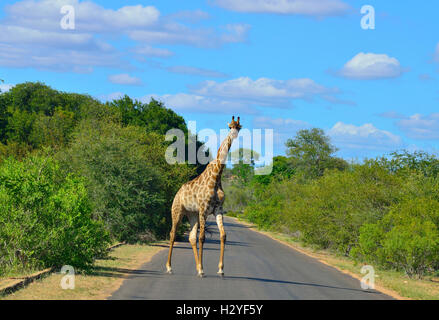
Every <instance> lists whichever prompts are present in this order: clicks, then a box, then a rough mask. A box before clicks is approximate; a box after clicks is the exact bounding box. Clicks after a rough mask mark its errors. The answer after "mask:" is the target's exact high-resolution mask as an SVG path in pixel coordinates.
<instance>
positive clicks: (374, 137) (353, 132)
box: [327, 122, 402, 151]
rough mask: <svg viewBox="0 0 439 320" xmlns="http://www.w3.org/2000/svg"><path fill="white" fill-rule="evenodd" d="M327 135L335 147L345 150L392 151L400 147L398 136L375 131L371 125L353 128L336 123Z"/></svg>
mask: <svg viewBox="0 0 439 320" xmlns="http://www.w3.org/2000/svg"><path fill="white" fill-rule="evenodd" d="M327 134H328V135H329V136H330V137H331V139H332V141H333V143H334V144H335V145H336V146H339V147H341V148H347V149H366V150H376V151H393V150H396V149H398V148H400V147H401V146H402V139H401V138H400V137H399V136H397V135H395V134H393V133H391V132H389V131H385V130H380V129H377V128H376V127H375V126H374V125H373V124H371V123H367V124H364V125H362V126H355V125H352V124H345V123H343V122H337V123H336V124H335V125H334V126H333V127H332V128H331V129H330V130H328V132H327Z"/></svg>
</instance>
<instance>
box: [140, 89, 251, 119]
mask: <svg viewBox="0 0 439 320" xmlns="http://www.w3.org/2000/svg"><path fill="white" fill-rule="evenodd" d="M151 98H154V99H156V100H159V101H163V102H164V103H165V105H166V106H167V107H168V108H171V109H173V110H175V111H178V112H198V113H226V114H230V113H234V112H237V111H238V110H239V112H243V113H246V114H254V113H256V111H255V110H254V109H253V108H251V107H250V106H248V105H245V104H243V103H240V102H236V101H229V100H221V99H218V98H214V97H205V96H201V95H196V94H188V93H177V94H164V95H156V94H150V95H146V96H144V97H142V98H140V99H139V100H140V101H142V102H144V103H147V102H149V101H150V100H151Z"/></svg>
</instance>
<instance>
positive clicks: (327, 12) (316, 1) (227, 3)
mask: <svg viewBox="0 0 439 320" xmlns="http://www.w3.org/2000/svg"><path fill="white" fill-rule="evenodd" d="M214 3H215V4H216V5H217V6H219V7H222V8H224V9H227V10H231V11H237V12H247V13H274V14H292V15H305V16H313V17H327V16H339V15H345V14H347V13H348V11H349V9H350V6H349V5H348V4H346V3H345V2H343V1H341V0H240V1H236V0H216V1H215V2H214Z"/></svg>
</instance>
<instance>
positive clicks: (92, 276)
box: [0, 242, 166, 300]
mask: <svg viewBox="0 0 439 320" xmlns="http://www.w3.org/2000/svg"><path fill="white" fill-rule="evenodd" d="M165 247H166V245H165V243H163V242H157V243H152V244H150V245H146V244H135V245H122V246H119V247H117V248H115V249H114V250H113V251H111V252H110V254H109V257H108V258H107V259H98V260H96V262H95V264H94V266H93V267H92V269H91V270H90V272H88V273H87V274H82V273H80V274H75V288H74V289H62V288H61V285H60V283H61V279H62V278H63V277H64V276H65V275H62V274H59V273H52V274H51V275H50V276H47V277H45V278H44V279H40V280H37V281H35V282H33V283H31V284H30V285H29V286H27V287H25V288H23V289H20V290H18V291H16V292H14V293H11V294H8V295H6V296H3V297H1V298H0V300H42V299H45V300H105V299H107V298H108V297H110V296H111V294H112V293H113V292H115V291H116V290H117V289H119V288H120V286H121V285H122V283H123V281H124V280H125V279H127V278H128V277H129V276H130V275H131V274H132V273H133V272H135V271H136V270H138V269H139V268H140V266H142V265H143V264H145V263H147V262H148V261H150V260H151V258H152V257H153V256H154V255H155V254H157V253H158V252H159V251H161V250H164V249H165Z"/></svg>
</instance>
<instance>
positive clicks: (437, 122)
mask: <svg viewBox="0 0 439 320" xmlns="http://www.w3.org/2000/svg"><path fill="white" fill-rule="evenodd" d="M396 125H397V126H398V127H399V129H400V130H401V131H403V132H404V133H405V134H406V135H407V136H408V137H409V138H412V139H419V140H437V139H439V113H432V114H430V115H422V114H414V115H412V116H410V117H405V118H402V119H400V120H399V121H397V122H396Z"/></svg>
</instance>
